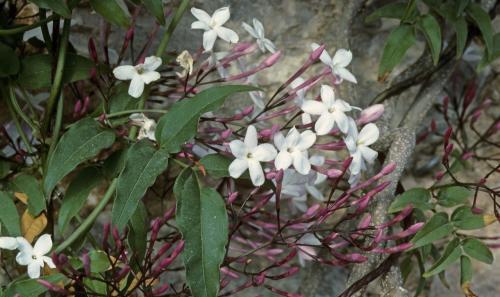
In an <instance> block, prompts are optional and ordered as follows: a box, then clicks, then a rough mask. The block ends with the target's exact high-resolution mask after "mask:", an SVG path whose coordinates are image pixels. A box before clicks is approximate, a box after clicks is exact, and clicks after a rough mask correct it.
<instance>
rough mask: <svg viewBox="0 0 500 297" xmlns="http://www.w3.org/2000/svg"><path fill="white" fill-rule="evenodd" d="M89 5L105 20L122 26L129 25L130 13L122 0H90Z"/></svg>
mask: <svg viewBox="0 0 500 297" xmlns="http://www.w3.org/2000/svg"><path fill="white" fill-rule="evenodd" d="M90 5H91V6H92V8H93V9H94V10H95V11H96V12H97V13H98V14H100V15H102V16H103V17H104V19H106V21H108V22H110V23H112V24H115V25H117V26H122V27H128V26H129V25H130V13H129V12H128V9H127V6H126V4H125V3H124V2H123V1H122V0H106V1H102V0H90Z"/></svg>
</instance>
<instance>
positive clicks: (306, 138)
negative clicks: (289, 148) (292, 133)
mask: <svg viewBox="0 0 500 297" xmlns="http://www.w3.org/2000/svg"><path fill="white" fill-rule="evenodd" d="M315 142H316V134H314V132H312V131H311V130H306V131H304V132H302V133H300V141H299V143H298V144H297V148H298V149H299V150H306V149H308V148H310V147H311V146H313V144H314V143H315Z"/></svg>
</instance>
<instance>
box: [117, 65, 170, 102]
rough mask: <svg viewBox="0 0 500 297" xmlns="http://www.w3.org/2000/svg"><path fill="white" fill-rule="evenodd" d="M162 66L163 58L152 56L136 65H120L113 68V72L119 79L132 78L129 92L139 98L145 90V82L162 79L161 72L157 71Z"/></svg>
mask: <svg viewBox="0 0 500 297" xmlns="http://www.w3.org/2000/svg"><path fill="white" fill-rule="evenodd" d="M160 66H161V58H159V57H155V56H150V57H147V58H146V59H145V60H144V63H141V64H138V65H135V66H131V65H123V66H118V67H116V68H115V69H113V74H114V75H115V77H116V78H117V79H119V80H131V82H130V87H129V88H128V94H129V95H130V96H132V97H134V98H139V97H141V95H142V92H143V91H144V84H146V85H149V84H150V83H152V82H153V81H156V80H159V79H160V73H159V72H157V71H155V70H156V69H157V68H158V67H160Z"/></svg>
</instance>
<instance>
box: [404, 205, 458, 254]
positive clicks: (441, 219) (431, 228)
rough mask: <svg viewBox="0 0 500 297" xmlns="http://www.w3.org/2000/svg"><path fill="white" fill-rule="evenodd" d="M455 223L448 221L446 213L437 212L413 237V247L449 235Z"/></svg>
mask: <svg viewBox="0 0 500 297" xmlns="http://www.w3.org/2000/svg"><path fill="white" fill-rule="evenodd" d="M451 231H453V225H452V224H450V223H449V222H448V215H447V214H446V213H442V212H441V213H437V214H435V215H434V216H433V217H432V218H431V219H430V220H429V221H428V222H427V223H426V224H425V225H424V227H422V229H420V230H419V231H418V232H417V234H415V236H414V237H413V238H412V240H411V242H412V243H413V247H412V249H415V248H418V247H421V246H424V245H427V244H429V243H432V242H434V241H436V240H438V239H441V238H443V237H445V236H447V235H449V234H450V233H451Z"/></svg>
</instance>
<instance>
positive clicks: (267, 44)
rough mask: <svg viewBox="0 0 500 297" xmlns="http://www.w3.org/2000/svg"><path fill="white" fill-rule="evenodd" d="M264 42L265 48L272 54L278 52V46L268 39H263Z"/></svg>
mask: <svg viewBox="0 0 500 297" xmlns="http://www.w3.org/2000/svg"><path fill="white" fill-rule="evenodd" d="M263 42H264V46H265V48H266V49H267V50H268V51H269V52H270V53H275V52H276V46H275V45H274V43H273V42H272V41H271V40H269V39H267V38H264V39H263Z"/></svg>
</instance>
